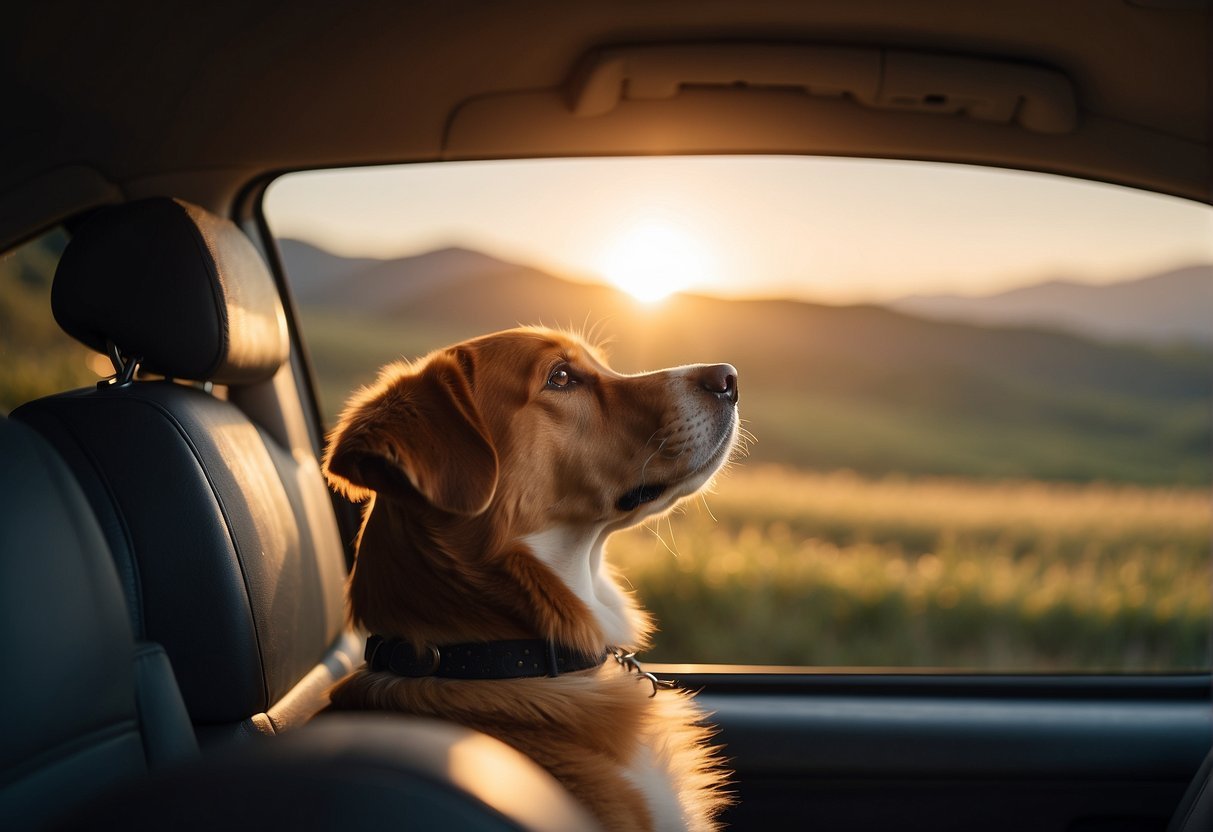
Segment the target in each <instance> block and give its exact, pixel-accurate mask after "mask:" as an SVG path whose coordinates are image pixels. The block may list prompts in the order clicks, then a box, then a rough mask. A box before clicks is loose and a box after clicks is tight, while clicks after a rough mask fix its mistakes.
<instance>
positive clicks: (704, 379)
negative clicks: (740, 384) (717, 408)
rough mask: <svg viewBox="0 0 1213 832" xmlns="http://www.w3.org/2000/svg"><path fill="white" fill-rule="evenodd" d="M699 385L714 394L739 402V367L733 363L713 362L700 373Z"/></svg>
mask: <svg viewBox="0 0 1213 832" xmlns="http://www.w3.org/2000/svg"><path fill="white" fill-rule="evenodd" d="M699 386H700V387H702V388H703V389H704V390H707V391H708V392H709V393H711V394H712V395H714V396H718V397H720V398H722V399H728V400H729V401H730V402H732V403H733V404H737V368H736V367H734V366H733V365H732V364H712V365H710V366H707V367H704V368H703V369H702V370H701V371H700V374H699Z"/></svg>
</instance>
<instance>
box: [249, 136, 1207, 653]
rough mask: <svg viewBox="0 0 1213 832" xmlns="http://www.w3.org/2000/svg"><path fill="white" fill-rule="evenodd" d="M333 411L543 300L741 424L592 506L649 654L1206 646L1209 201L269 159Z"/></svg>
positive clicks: (1012, 182) (891, 168)
mask: <svg viewBox="0 0 1213 832" xmlns="http://www.w3.org/2000/svg"><path fill="white" fill-rule="evenodd" d="M265 209H266V213H267V216H268V219H269V221H270V224H271V227H272V228H273V229H274V232H275V234H276V235H277V236H278V238H279V244H280V245H281V248H282V252H283V255H284V259H285V264H286V268H287V272H288V276H289V278H290V280H291V282H292V284H293V288H294V292H295V296H296V299H297V301H298V304H299V306H300V312H301V328H302V330H303V336H304V338H305V339H306V340H307V341H308V343H309V346H310V352H311V355H312V357H313V361H314V364H315V369H316V372H317V375H318V382H319V390H320V397H321V404H322V407H323V410H324V411H325V413H326V414H327V415H328V418H329V419H330V420H331V419H332V418H333V417H334V416H335V414H336V413H337V412H338V411H339V409H340V407H341V404H342V402H343V401H344V399H345V397H346V396H347V395H348V394H349V392H350V391H352V390H353V389H355V388H357V387H358V386H359V385H361V384H364V383H367V382H369V381H371V380H372V379H373V378H374V377H375V374H376V370H377V368H378V367H379V366H380V365H382V364H383V363H385V362H388V361H391V360H394V359H397V358H399V357H401V356H403V357H406V358H412V357H417V356H420V355H423V354H424V353H426V352H427V351H429V350H430V349H433V348H435V347H439V346H443V345H446V344H449V343H452V342H455V341H458V340H461V339H464V338H467V337H471V336H473V335H478V334H482V333H485V332H490V331H494V330H498V329H504V328H508V327H511V326H514V325H516V324H518V323H543V324H547V325H557V326H561V327H567V328H572V329H574V330H579V331H587V332H590V333H593V334H594V336H595V337H596V338H598V339H601V340H604V341H606V342H607V343H608V346H607V351H608V353H609V355H610V356H611V361H612V364H613V366H614V367H615V368H616V369H619V370H621V371H624V372H638V371H642V370H649V369H656V368H659V367H665V366H672V365H677V364H683V363H697V362H718V361H727V362H729V363H731V364H733V365H735V366H736V367H737V368H738V371H739V377H740V394H741V396H740V398H741V403H740V407H741V413H742V417H743V424H744V426H745V428H746V431H747V433H748V434H749V436H750V441H749V442H748V443H747V449H746V454H745V455H743V456H742V458H740V459H739V460H738V461H737V463H736V464H734V465H733V466H731V468H730V469H729V470H728V471H726V472H725V473H724V474H723V475H722V476H721V477H719V478H718V481H717V483H716V485H715V488H714V490H713V492H712V493H709V494H706V495H705V496H703V497H702V498H699V499H695V500H693V501H690V502H688V503H686V504H685V505H684V506H683V507H682V508H681V509H680V510H679V511H678V512H677V513H676V514H674V515H672V516H670V517H668V518H663V519H661V520H660V521H659V522H654V523H650V524H649V525H648V526H646V527H641V528H637V529H634V530H630V531H628V532H624V533H620V534H617V535H615V536H614V537H613V538H612V540H611V542H610V544H608V547H609V548H608V554H609V557H610V558H611V560H612V561H614V562H615V563H616V564H617V565H618V566H620V567H621V569H622V571H623V572H624V574H625V575H626V576H627V578H628V580H629V581H630V583H631V584H632V585H634V586H635V587H636V590H637V592H638V593H639V595H640V597H641V599H642V601H643V603H644V605H645V606H646V607H647V608H649V609H650V610H652V611H653V612H654V613H655V614H656V616H657V619H658V622H659V625H660V632H659V634H658V637H657V646H656V647H655V649H654V650H653V651H651V652H650V653H649V654H648V658H650V659H654V660H663V661H673V662H703V663H738V664H746V665H764V664H767V665H814V666H831V667H839V666H849V667H871V666H882V667H940V668H954V669H982V670H1012V671H1072V670H1080V671H1097V670H1099V671H1103V670H1114V671H1128V670H1132V671H1142V670H1145V671H1155V670H1181V669H1194V668H1206V667H1208V666H1209V634H1210V609H1211V606H1213V604H1211V598H1210V587H1211V586H1213V572H1211V569H1210V532H1211V503H1210V499H1209V498H1210V493H1209V492H1210V480H1211V466H1210V463H1211V459H1213V440H1211V431H1210V425H1211V411H1213V408H1211V405H1213V395H1211V393H1213V391H1211V386H1213V382H1211V379H1213V374H1211V373H1210V369H1211V366H1210V365H1211V363H1213V361H1211V359H1213V265H1211V264H1213V212H1211V211H1210V209H1209V208H1208V207H1207V206H1202V205H1197V204H1194V203H1190V202H1186V201H1183V200H1178V199H1172V198H1167V197H1161V196H1157V195H1152V194H1147V193H1143V192H1138V191H1133V190H1129V189H1124V188H1118V187H1114V186H1109V185H1101V184H1094V183H1088V182H1080V181H1075V180H1068V179H1064V178H1060V177H1054V176H1046V175H1038V174H1025V173H1018V172H1009V171H999V170H988V169H980V168H973V167H965V166H949V165H940V164H927V163H902V162H888V161H872V160H846V159H814V158H773V157H746V158H686V159H596V160H539V161H525V162H484V163H457V164H454V163H444V164H427V165H413V166H399V167H391V168H364V169H357V170H339V171H322V172H308V173H297V174H292V175H288V176H285V177H282V178H281V179H279V180H278V181H277V182H276V183H275V184H274V185H273V186H272V187H271V189H270V191H269V193H268V195H267V198H266V203H265Z"/></svg>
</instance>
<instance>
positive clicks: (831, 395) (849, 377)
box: [284, 243, 1213, 483]
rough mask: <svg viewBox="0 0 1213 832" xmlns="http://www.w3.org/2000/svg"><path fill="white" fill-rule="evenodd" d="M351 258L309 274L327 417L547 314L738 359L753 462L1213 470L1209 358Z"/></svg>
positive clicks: (297, 251)
mask: <svg viewBox="0 0 1213 832" xmlns="http://www.w3.org/2000/svg"><path fill="white" fill-rule="evenodd" d="M305 245H306V244H301V243H295V244H291V245H290V246H284V256H285V258H286V263H287V269H288V273H289V274H291V275H294V274H295V273H296V271H297V270H298V269H299V268H300V263H299V262H296V261H301V260H302V261H304V262H305V263H306V260H307V258H309V257H311V256H312V255H311V253H310V252H309V251H308V249H307V248H304V246H305ZM330 256H331V255H330ZM319 262H321V260H320V259H319V258H317V259H314V260H312V261H311V263H312V265H313V267H314V265H315V264H316V263H319ZM338 265H339V266H341V268H338V269H336V270H335V271H334V272H333V273H334V274H340V275H343V276H344V279H335V280H332V281H328V282H326V281H324V280H321V279H308V280H305V281H301V282H300V284H299V287H298V291H297V293H296V294H297V297H298V301H299V303H300V306H301V308H302V310H303V312H302V316H303V325H304V328H305V332H306V335H307V338H308V340H309V344H310V347H311V353H312V355H313V359H314V363H315V366H316V369H317V374H318V376H319V381H320V385H321V390H322V397H323V400H324V401H323V403H324V406H325V408H326V410H327V411H328V412H329V413H330V414H332V413H335V412H336V410H337V409H338V407H339V403H340V401H341V400H342V399H343V398H344V396H345V395H346V393H348V392H349V390H351V389H352V388H353V387H356V386H357V385H358V384H361V383H365V382H367V381H369V380H370V379H372V378H373V377H374V375H375V371H376V369H377V368H378V366H379V365H381V364H382V363H384V362H386V361H389V360H392V359H394V358H398V357H401V356H405V357H412V356H416V355H420V354H423V353H424V352H427V351H428V350H429V349H432V348H434V347H437V346H441V345H444V344H446V343H450V342H453V341H456V340H460V339H463V338H466V337H469V336H472V335H476V334H480V333H483V332H489V331H493V330H496V329H502V328H506V327H510V326H514V325H516V324H518V323H545V324H548V325H557V326H566V327H568V326H571V327H572V328H575V329H580V328H583V327H585V328H590V327H595V328H596V329H597V330H598V331H599V332H600V333H601V334H602V335H604V336H606V337H607V338H608V339H610V341H611V344H610V346H609V349H608V351H609V352H610V354H611V357H612V362H613V364H614V366H616V368H618V369H620V370H623V371H625V372H636V371H641V370H646V369H653V368H656V367H662V366H670V365H674V364H681V363H690V362H701V361H702V362H708V361H728V362H730V363H732V364H734V365H735V366H737V367H738V369H739V374H740V381H741V384H740V386H741V400H742V413H743V416H744V417H745V418H746V419H747V423H748V426H749V428H750V429H751V430H752V431H753V432H754V433H755V434H756V435H757V437H758V442H757V444H756V445H755V446H754V447H753V449H752V454H753V456H754V457H755V458H756V459H759V460H774V461H781V462H786V463H791V464H794V465H798V466H803V467H809V468H826V469H829V468H853V469H856V470H859V471H863V472H868V473H887V472H890V471H900V472H905V473H911V474H943V475H956V476H984V477H1032V478H1045V479H1068V480H1092V479H1105V480H1117V481H1137V482H1149V483H1165V482H1183V483H1204V482H1208V481H1209V478H1210V455H1211V454H1210V451H1211V449H1213V440H1211V437H1210V417H1209V406H1210V401H1211V399H1213V382H1211V380H1210V373H1209V364H1210V360H1211V358H1210V353H1209V352H1208V351H1207V350H1204V349H1198V348H1192V347H1168V348H1165V349H1164V348H1160V347H1152V346H1137V345H1130V344H1124V343H1119V344H1110V343H1102V342H1099V341H1095V340H1088V339H1085V338H1082V337H1078V336H1075V335H1071V334H1066V333H1063V332H1058V331H1049V330H1044V329H1040V328H1022V327H1006V326H1004V327H983V326H977V325H973V324H961V323H951V322H941V321H935V320H927V319H923V318H919V317H915V316H911V315H908V314H904V313H902V312H898V311H894V310H890V309H887V308H882V307H876V306H828V305H822V304H812V303H803V302H794V301H781V300H745V301H737V300H732V301H729V300H721V299H716V298H708V297H699V296H694V295H681V296H675V297H673V298H670V299H668V300H667V301H666V302H665V303H663V304H660V305H656V306H652V307H647V306H642V305H640V304H637V303H636V302H634V301H633V300H632V299H631V298H629V297H628V296H626V295H623V294H621V293H619V292H618V291H616V290H614V289H611V288H608V287H605V286H600V285H596V284H588V283H582V282H576V281H571V280H565V279H561V278H558V277H555V276H553V275H549V274H546V273H544V272H542V271H539V270H537V269H534V268H530V267H528V266H525V265H519V264H510V263H505V262H502V261H500V260H497V259H495V258H492V257H489V256H487V255H484V254H481V253H478V252H471V251H467V250H463V249H445V250H440V251H436V252H430V253H428V254H425V255H421V256H418V257H411V258H404V259H401V260H395V261H376V262H372V263H369V264H367V263H363V264H360V265H358V266H357V267H349V268H346V266H348V264H338ZM302 267H303V268H304V269H306V268H308V266H307V265H306V264H305V265H303V266H302Z"/></svg>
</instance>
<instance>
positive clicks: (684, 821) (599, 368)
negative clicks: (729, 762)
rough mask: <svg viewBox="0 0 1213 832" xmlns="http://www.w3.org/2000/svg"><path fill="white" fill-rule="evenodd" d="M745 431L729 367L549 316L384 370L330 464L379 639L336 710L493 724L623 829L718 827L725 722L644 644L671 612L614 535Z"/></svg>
mask: <svg viewBox="0 0 1213 832" xmlns="http://www.w3.org/2000/svg"><path fill="white" fill-rule="evenodd" d="M738 430H739V417H738V412H737V371H736V370H735V369H734V368H733V367H732V366H730V365H728V364H714V365H693V366H684V367H677V368H674V369H668V370H662V371H659V372H652V373H644V374H641V375H623V374H620V373H617V372H614V371H613V370H611V369H610V368H609V366H608V365H607V362H606V360H605V358H604V357H603V355H602V353H601V352H600V351H599V350H598V349H597V348H595V347H594V346H592V345H590V344H589V343H587V342H586V341H584V340H583V339H581V338H578V337H576V336H573V335H570V334H567V333H563V332H558V331H554V330H549V329H543V328H520V329H514V330H508V331H505V332H499V333H496V334H493V335H486V336H483V337H480V338H476V339H473V340H470V341H466V342H463V343H461V344H457V345H455V346H452V347H448V348H446V349H441V350H438V351H436V352H433V353H431V354H430V355H428V356H426V357H425V358H423V359H421V360H420V361H418V362H416V363H413V364H408V363H403V362H402V363H397V364H393V365H389V366H387V367H385V368H384V369H383V371H382V372H381V375H380V377H379V379H378V381H377V382H376V383H374V384H373V385H371V386H369V387H367V388H364V389H362V390H361V391H359V392H357V393H356V394H354V395H353V396H352V397H351V399H350V401H349V402H348V403H347V405H346V408H345V410H344V412H343V413H342V415H341V417H340V419H339V421H338V423H337V425H336V427H335V428H334V430H333V431H332V433H331V434H330V436H329V440H328V447H327V450H326V453H325V458H324V470H325V473H326V476H327V477H328V480H329V482H330V483H331V484H332V486H333V487H334V488H335V489H337V490H339V491H340V492H342V493H344V494H345V495H346V496H347V497H349V498H351V499H353V500H355V501H366V506H365V508H364V513H363V522H362V528H361V531H360V532H359V535H358V540H357V556H356V559H355V564H354V568H353V571H352V573H351V576H350V583H349V607H350V616H351V619H352V621H353V623H354V624H355V626H357V627H359V628H361V629H362V630H363V631H365V632H367V633H370V634H372V635H371V636H370V637H369V639H368V642H367V665H366V666H364V667H362V668H360V669H359V670H357V671H355V672H354V673H353V674H352V675H351V676H349V677H347V678H346V679H344V680H343V681H342V682H340V683H338V685H337V686H336V687H335V688H334V689H333V691H332V692H331V697H330V698H331V702H332V704H331V709H332V710H365V709H373V710H389V711H397V712H403V713H407V714H413V715H419V716H425V717H434V718H439V719H444V720H448V721H453V722H456V723H460V724H462V725H465V726H468V727H471V728H474V729H477V730H479V731H482V732H484V733H486V734H489V735H491V736H494V737H496V738H497V739H500V740H502V741H504V742H506V743H507V744H509V745H512V746H513V747H514V748H516V749H518V750H519V751H521V752H522V753H524V754H526V755H527V756H529V757H530V758H531V759H533V760H534V761H535V762H537V763H538V764H539V765H541V766H542V767H544V768H545V769H547V770H548V771H549V772H550V773H551V774H552V775H554V776H555V777H556V779H558V780H559V781H560V782H561V783H563V785H564V786H565V787H566V788H567V789H568V790H569V792H570V793H571V794H572V795H573V796H574V797H575V798H576V799H578V800H579V801H581V803H583V804H584V805H585V806H586V807H587V808H588V809H589V811H590V812H591V813H592V814H593V815H594V816H596V818H597V819H598V821H599V822H600V823H601V824H602V825H603V827H604V828H607V829H615V830H645V829H652V830H684V829H685V830H710V829H715V828H717V824H716V820H715V818H716V816H717V814H718V813H719V811H720V810H721V809H722V808H723V807H724V806H725V805H727V803H728V802H729V801H730V799H731V798H730V797H729V795H728V793H727V777H728V774H727V772H726V771H725V768H724V765H723V762H722V759H721V757H720V752H719V749H717V748H714V747H712V746H711V745H710V739H711V736H712V733H713V731H712V730H711V729H710V728H709V727H707V726H706V725H705V724H704V720H705V714H704V713H703V712H702V711H701V710H700V709H699V708H698V707H697V706H696V705H695V704H694V703H693V701H692V699H691V695H690V694H688V693H686V692H684V691H681V690H677V689H669V690H667V689H662V688H664V687H665V686H666V685H667V684H668V683H659V682H658V681H657V680H656V678H655V677H653V676H652V675H651V674H647V673H644V672H643V670H642V669H641V668H640V666H639V665H638V664H637V663H636V661H635V659H634V658H633V654H634V653H635V652H637V651H639V650H642V649H644V648H645V647H646V646H647V645H648V644H649V637H650V633H651V632H652V630H653V624H652V621H651V620H650V617H649V615H648V614H647V613H645V612H644V611H642V610H641V609H640V607H639V605H638V604H637V602H636V599H635V598H634V597H633V596H632V595H631V594H630V593H628V592H626V591H624V590H623V589H622V588H621V587H620V585H619V581H618V580H617V577H616V575H615V573H614V572H613V571H612V569H611V567H610V566H609V565H608V564H607V562H606V561H605V560H604V554H603V546H604V543H605V541H606V539H607V537H608V536H609V535H610V534H611V533H612V532H614V531H617V530H619V529H623V528H626V527H628V526H633V525H635V524H637V523H639V522H641V521H642V520H644V519H646V518H649V517H652V516H654V515H657V514H659V513H661V512H665V511H667V510H668V509H670V508H671V507H672V506H674V504H675V503H677V502H678V501H680V500H681V499H682V498H684V497H687V496H689V495H691V494H694V493H696V492H697V491H699V490H700V489H701V488H703V487H704V486H705V485H706V484H707V483H708V482H709V481H710V480H711V479H712V477H713V475H714V474H715V473H716V472H717V471H718V470H719V469H720V468H721V467H722V466H723V465H724V464H725V462H726V461H727V460H728V459H729V458H730V455H731V453H732V451H733V448H734V446H735V444H736V441H737V435H738Z"/></svg>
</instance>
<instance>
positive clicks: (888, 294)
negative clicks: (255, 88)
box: [266, 156, 1213, 302]
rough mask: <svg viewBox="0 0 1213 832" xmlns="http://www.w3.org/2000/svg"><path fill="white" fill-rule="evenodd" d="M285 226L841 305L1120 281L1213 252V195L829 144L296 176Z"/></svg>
mask: <svg viewBox="0 0 1213 832" xmlns="http://www.w3.org/2000/svg"><path fill="white" fill-rule="evenodd" d="M266 215H267V217H268V218H269V221H270V225H271V227H272V229H273V231H274V233H275V234H276V235H278V236H279V237H294V238H297V239H303V240H307V241H309V242H312V243H314V244H316V245H319V246H320V247H322V248H325V249H328V250H329V251H332V252H333V253H336V254H342V255H347V256H360V257H381V258H391V257H399V256H405V255H410V254H419V253H422V252H425V251H430V250H433V249H436V248H441V247H445V246H452V245H457V246H463V247H466V248H472V249H477V250H480V251H484V252H486V253H488V254H492V255H494V256H496V257H499V258H502V259H506V260H510V261H514V262H520V263H526V264H528V265H532V266H537V267H539V268H543V269H546V270H548V271H552V272H554V273H557V274H563V275H565V276H571V277H576V278H580V279H598V280H603V281H604V282H610V283H614V284H617V285H619V286H620V287H621V288H624V289H627V290H628V291H631V292H632V293H633V294H635V295H637V297H640V298H641V299H644V300H656V299H659V298H660V297H662V296H664V295H665V294H667V293H669V292H671V291H682V290H687V291H695V292H701V293H707V294H715V295H724V296H761V297H793V298H802V299H813V300H824V301H831V302H857V301H874V300H885V299H890V298H896V297H902V296H905V295H909V294H934V293H960V294H970V295H977V294H988V293H992V292H996V291H1001V290H1004V289H1008V288H1013V287H1016V286H1022V285H1028V284H1032V283H1038V282H1041V281H1043V280H1049V279H1072V280H1078V281H1082V282H1087V283H1106V282H1116V281H1120V280H1127V279H1133V278H1136V277H1141V276H1144V275H1146V274H1150V273H1154V272H1158V271H1163V270H1166V269H1169V268H1175V267H1179V266H1185V265H1190V264H1193V263H1213V208H1210V207H1209V206H1206V205H1201V204H1198V203H1193V202H1189V201H1187V200H1182V199H1178V198H1173V197H1164V196H1158V195H1155V194H1150V193H1147V192H1143V191H1135V190H1132V189H1128V188H1122V187H1118V186H1114V185H1105V184H1100V183H1090V182H1084V181H1081V180H1074V179H1067V178H1064V177H1057V176H1049V175H1044V174H1028V173H1020V172H1014V171H1005V170H995V169H987V168H979V167H973V166H963V165H944V164H935V163H923V162H897V161H881V160H857V159H829V158H815V157H769V156H763V157H757V156H751V157H684V158H627V159H575V160H565V159H561V160H532V161H505V162H459V163H427V164H416V165H398V166H391V167H374V168H351V169H344V170H334V171H317V172H304V173H293V174H288V175H287V176H284V177H282V178H281V179H279V180H278V181H277V182H275V183H274V184H273V185H272V186H271V188H270V190H269V193H268V194H267V197H266Z"/></svg>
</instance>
